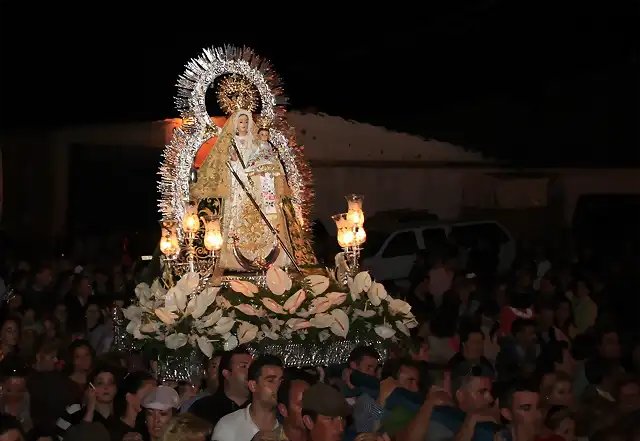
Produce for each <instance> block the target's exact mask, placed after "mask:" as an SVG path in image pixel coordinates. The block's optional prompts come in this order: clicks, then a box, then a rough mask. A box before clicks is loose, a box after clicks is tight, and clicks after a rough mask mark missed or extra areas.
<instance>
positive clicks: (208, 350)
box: [196, 335, 213, 358]
mask: <svg viewBox="0 0 640 441" xmlns="http://www.w3.org/2000/svg"><path fill="white" fill-rule="evenodd" d="M196 341H197V342H198V347H199V348H200V350H201V351H202V353H203V354H204V355H206V356H207V358H211V356H212V355H213V345H212V344H211V342H210V341H209V339H208V338H207V337H205V336H204V335H201V336H199V337H198V338H197V340H196Z"/></svg>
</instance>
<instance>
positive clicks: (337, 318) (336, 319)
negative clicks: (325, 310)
mask: <svg viewBox="0 0 640 441" xmlns="http://www.w3.org/2000/svg"><path fill="white" fill-rule="evenodd" d="M330 314H331V317H333V323H332V324H331V327H330V328H329V329H331V332H333V333H334V334H335V335H337V336H338V337H342V338H346V337H347V334H348V333H349V316H347V314H346V313H345V312H344V311H343V310H342V309H334V310H333V311H331V313H330Z"/></svg>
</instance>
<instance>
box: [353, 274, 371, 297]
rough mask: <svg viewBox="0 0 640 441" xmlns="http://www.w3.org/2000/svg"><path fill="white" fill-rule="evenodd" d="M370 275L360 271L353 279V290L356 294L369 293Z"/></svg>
mask: <svg viewBox="0 0 640 441" xmlns="http://www.w3.org/2000/svg"><path fill="white" fill-rule="evenodd" d="M371 283H372V280H371V275H370V274H369V272H368V271H362V272H360V273H358V274H356V276H355V277H354V279H353V290H354V291H355V292H357V293H358V294H360V293H363V292H367V291H369V288H371Z"/></svg>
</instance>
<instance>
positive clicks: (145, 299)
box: [135, 283, 153, 308]
mask: <svg viewBox="0 0 640 441" xmlns="http://www.w3.org/2000/svg"><path fill="white" fill-rule="evenodd" d="M135 293H136V297H137V298H138V302H139V303H140V305H142V306H144V307H145V308H152V307H153V306H152V305H153V300H152V299H153V293H152V292H151V288H149V285H147V284H146V283H139V284H138V285H137V286H136V289H135Z"/></svg>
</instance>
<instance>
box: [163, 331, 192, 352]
mask: <svg viewBox="0 0 640 441" xmlns="http://www.w3.org/2000/svg"><path fill="white" fill-rule="evenodd" d="M188 341H189V337H187V335H186V334H182V333H179V334H171V335H170V336H168V337H167V338H166V339H165V340H164V345H165V346H166V347H167V348H169V349H180V348H181V347H183V346H184V345H186V344H187V342H188Z"/></svg>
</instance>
